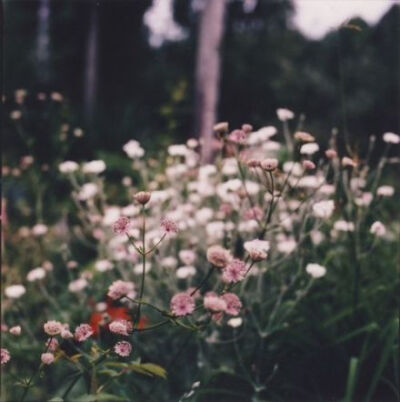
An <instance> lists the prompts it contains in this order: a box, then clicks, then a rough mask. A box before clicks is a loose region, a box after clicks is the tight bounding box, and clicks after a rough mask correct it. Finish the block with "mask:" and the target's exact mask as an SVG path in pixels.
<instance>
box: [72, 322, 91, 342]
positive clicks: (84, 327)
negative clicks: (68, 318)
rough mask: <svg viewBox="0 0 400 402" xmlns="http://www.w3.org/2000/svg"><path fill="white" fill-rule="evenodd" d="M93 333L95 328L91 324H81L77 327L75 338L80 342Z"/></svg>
mask: <svg viewBox="0 0 400 402" xmlns="http://www.w3.org/2000/svg"><path fill="white" fill-rule="evenodd" d="M92 335H93V330H92V327H91V326H90V325H89V324H81V325H79V326H78V327H76V329H75V339H76V340H77V341H78V342H83V341H86V339H88V338H89V337H90V336H92Z"/></svg>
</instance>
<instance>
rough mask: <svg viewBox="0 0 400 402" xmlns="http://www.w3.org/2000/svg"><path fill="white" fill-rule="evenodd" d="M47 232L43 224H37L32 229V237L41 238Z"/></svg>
mask: <svg viewBox="0 0 400 402" xmlns="http://www.w3.org/2000/svg"><path fill="white" fill-rule="evenodd" d="M47 231H48V227H47V226H46V225H44V224H43V223H38V224H36V225H35V226H34V227H33V228H32V234H33V235H34V236H42V235H44V234H46V233H47Z"/></svg>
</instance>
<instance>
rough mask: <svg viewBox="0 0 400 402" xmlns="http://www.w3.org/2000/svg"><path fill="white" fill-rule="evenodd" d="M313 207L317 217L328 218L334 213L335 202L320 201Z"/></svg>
mask: <svg viewBox="0 0 400 402" xmlns="http://www.w3.org/2000/svg"><path fill="white" fill-rule="evenodd" d="M312 209H313V212H314V215H315V216H316V217H317V218H324V219H328V218H330V217H331V216H332V214H333V210H334V209H335V203H334V202H333V201H332V200H325V201H319V202H317V203H315V204H314V205H313V207H312Z"/></svg>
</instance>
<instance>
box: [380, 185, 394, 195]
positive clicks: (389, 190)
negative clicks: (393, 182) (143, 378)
mask: <svg viewBox="0 0 400 402" xmlns="http://www.w3.org/2000/svg"><path fill="white" fill-rule="evenodd" d="M376 194H378V195H379V196H381V197H391V196H392V195H393V194H394V188H393V187H392V186H380V187H378V189H377V190H376Z"/></svg>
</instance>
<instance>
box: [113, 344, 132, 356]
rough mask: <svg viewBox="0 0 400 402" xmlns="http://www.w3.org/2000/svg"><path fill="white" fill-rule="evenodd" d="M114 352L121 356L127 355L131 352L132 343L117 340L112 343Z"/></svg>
mask: <svg viewBox="0 0 400 402" xmlns="http://www.w3.org/2000/svg"><path fill="white" fill-rule="evenodd" d="M114 352H115V353H116V354H117V355H120V356H122V357H127V356H129V355H130V354H131V352H132V345H131V344H130V343H129V342H126V341H121V342H117V343H116V344H115V345H114Z"/></svg>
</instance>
